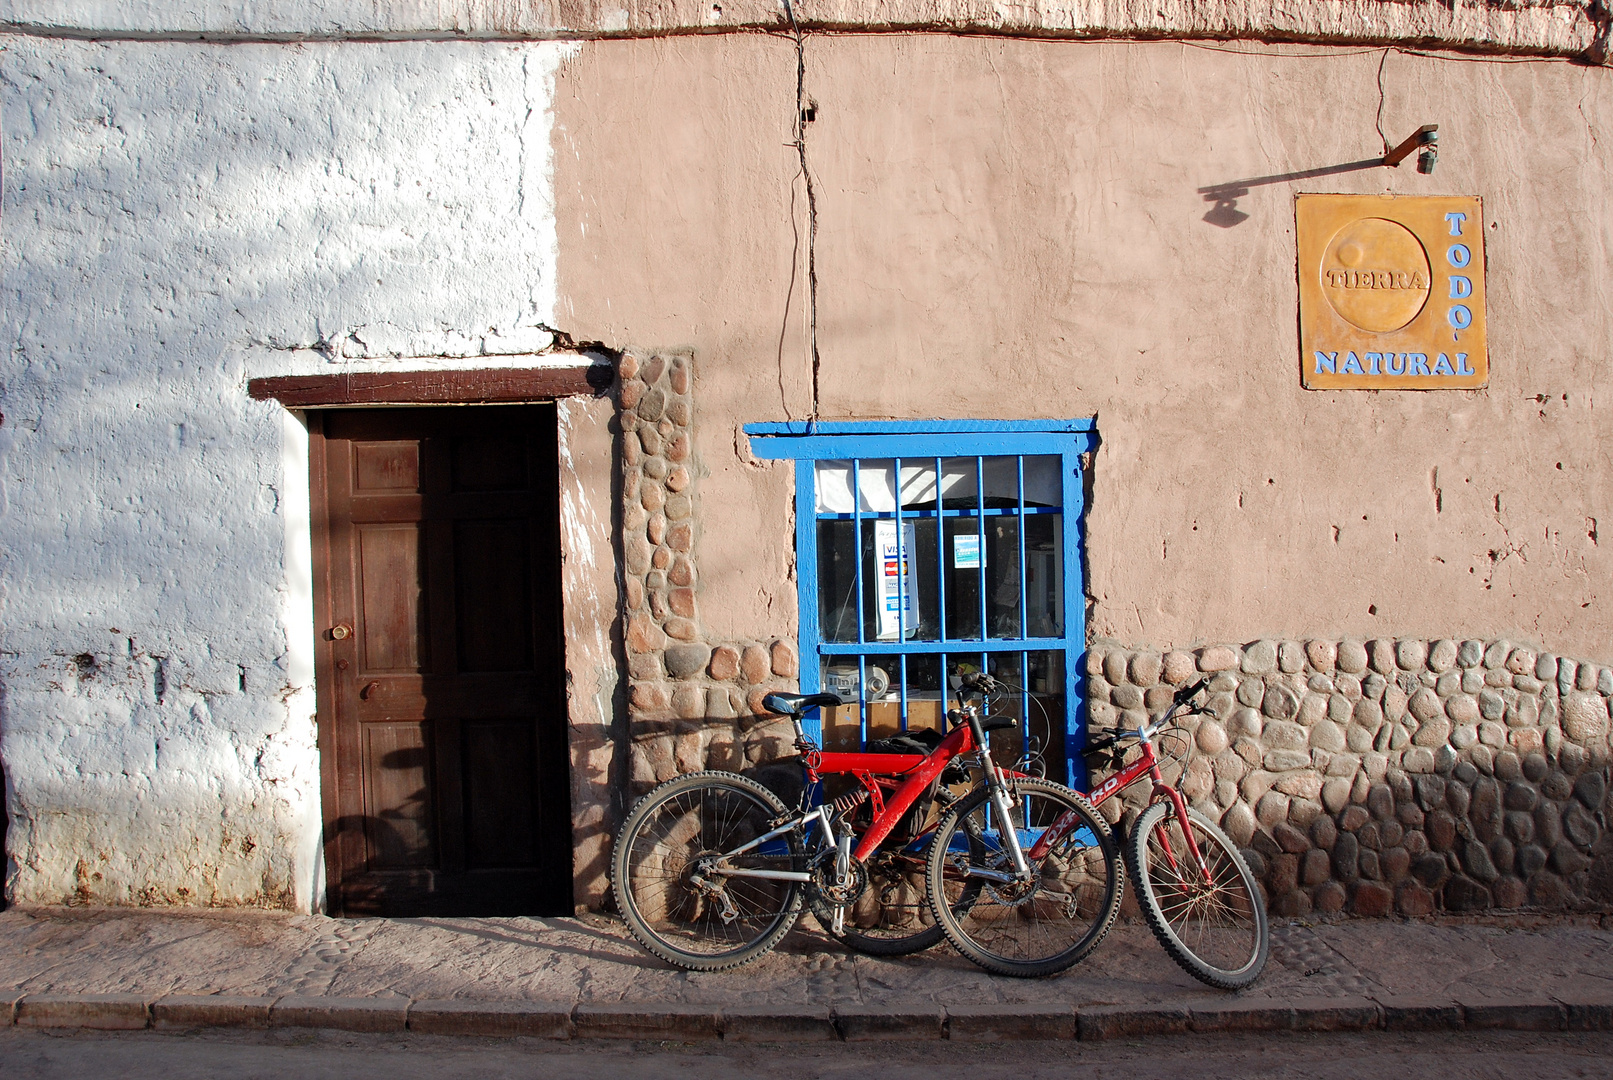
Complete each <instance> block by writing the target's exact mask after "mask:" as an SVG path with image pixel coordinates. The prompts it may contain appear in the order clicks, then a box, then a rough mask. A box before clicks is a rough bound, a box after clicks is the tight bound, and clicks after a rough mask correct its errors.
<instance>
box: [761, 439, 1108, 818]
mask: <svg viewBox="0 0 1613 1080" xmlns="http://www.w3.org/2000/svg"><path fill="white" fill-rule="evenodd" d="M744 430H745V434H746V435H748V436H749V437H750V444H751V452H752V453H753V454H754V455H755V456H756V457H758V458H762V459H764V460H772V461H794V462H795V551H796V580H797V589H798V597H799V607H800V627H799V640H800V649H801V690H802V692H803V693H815V692H817V691H818V689H819V688H820V686H821V674H820V668H821V659H822V657H824V656H827V655H838V654H847V655H851V654H863V655H870V654H877V653H882V652H884V653H892V654H908V655H913V654H917V653H926V652H935V653H940V652H946V653H949V654H951V655H954V656H957V655H964V654H966V653H985V652H1003V653H1027V652H1040V651H1062V652H1063V653H1064V681H1065V692H1064V701H1065V731H1064V742H1065V745H1064V760H1065V763H1066V769H1065V772H1066V776H1065V778H1064V782H1065V783H1068V784H1071V785H1073V786H1076V787H1080V788H1082V789H1083V790H1084V789H1085V786H1086V784H1087V770H1086V768H1085V765H1084V762H1083V761H1082V759H1081V755H1080V749H1081V748H1082V747H1083V746H1085V744H1086V588H1085V581H1084V577H1083V560H1082V557H1081V555H1082V544H1083V542H1084V537H1085V517H1086V501H1085V490H1084V485H1083V478H1082V475H1081V460H1080V459H1081V455H1083V454H1086V453H1089V452H1091V451H1092V450H1093V449H1095V448H1096V446H1097V441H1098V439H1097V425H1096V421H1094V420H1092V419H1075V420H934V421H923V420H912V421H889V420H886V421H878V420H876V421H816V422H813V421H792V422H787V423H760V424H746V425H745V427H744ZM1032 455H1037V456H1044V455H1045V456H1057V457H1059V458H1060V459H1061V466H1062V467H1061V475H1062V498H1063V506H1062V511H1063V514H1064V521H1065V527H1064V530H1063V545H1064V550H1063V560H1064V636H1063V637H1059V638H1032V637H1019V638H990V637H987V638H984V639H982V640H976V639H967V640H969V642H970V644H969V647H968V648H967V649H960V648H959V645H960V644H961V643H962V642H961V641H959V640H953V641H946V640H942V641H939V642H918V641H902V640H897V641H890V642H874V641H862V642H853V643H839V642H836V643H830V642H825V641H823V640H822V632H821V623H820V619H819V611H818V522H819V520H820V515H819V514H818V513H817V491H816V462H818V461H821V460H846V459H852V460H865V459H870V458H872V459H888V458H904V459H934V458H960V457H962V458H968V457H976V458H987V457H1004V456H1011V457H1026V456H1032ZM853 491H854V492H855V491H856V485H854V486H853ZM854 497H855V495H854ZM982 506H983V504H982ZM936 512H937V511H924V512H915V511H907V512H905V513H903V512H901V511H900V510H899V511H898V514H897V516H898V519H906V518H917V517H919V516H921V514H924V515H929V516H933V515H934V514H935V513H936ZM1018 512H1019V513H1024V512H1025V508H1024V507H1023V506H1021V508H1020V510H1019V511H1018ZM981 513H982V515H983V516H984V515H985V514H988V513H989V511H987V510H985V509H984V508H983V509H982V511H981ZM845 516H852V515H845ZM982 520H983V517H982ZM1021 536H1023V532H1021ZM1023 573H1024V564H1023V560H1022V561H1021V575H1022V576H1023ZM1021 592H1022V595H1023V587H1022V590H1021ZM904 695H905V690H904ZM904 713H905V698H904ZM808 723H809V725H811V728H812V729H811V730H809V734H811V735H812V736H813V737H814V738H821V734H822V732H821V730H818V729H816V725H817V723H818V721H817V719H816V715H815V714H814V717H813V718H811V719H810V720H809V721H808Z"/></svg>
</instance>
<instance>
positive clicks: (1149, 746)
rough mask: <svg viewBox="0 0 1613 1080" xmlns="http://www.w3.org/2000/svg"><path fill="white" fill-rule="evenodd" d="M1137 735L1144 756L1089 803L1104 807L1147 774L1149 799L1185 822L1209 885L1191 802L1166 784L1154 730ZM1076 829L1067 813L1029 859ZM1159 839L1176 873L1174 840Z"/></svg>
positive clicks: (1103, 786)
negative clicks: (1166, 804) (1164, 803)
mask: <svg viewBox="0 0 1613 1080" xmlns="http://www.w3.org/2000/svg"><path fill="white" fill-rule="evenodd" d="M1173 712H1174V710H1173ZM1166 719H1169V715H1167V717H1166ZM1161 723H1163V721H1162V722H1161ZM1137 734H1138V736H1139V738H1138V745H1139V746H1141V747H1142V751H1143V756H1142V757H1140V758H1138V759H1137V760H1136V761H1134V762H1132V763H1131V764H1130V765H1127V766H1126V767H1125V768H1123V769H1121V770H1120V771H1119V772H1117V773H1115V774H1114V775H1113V776H1111V777H1109V779H1107V780H1105V781H1104V782H1103V783H1101V784H1099V785H1098V786H1097V787H1095V788H1093V789H1092V790H1091V791H1090V792H1088V793H1087V800H1088V801H1089V802H1091V803H1092V805H1093V806H1098V805H1101V804H1102V803H1103V802H1104V801H1105V800H1107V799H1109V798H1110V797H1112V796H1114V795H1117V794H1119V793H1120V792H1122V791H1124V790H1125V789H1126V788H1128V787H1130V786H1131V785H1132V784H1134V783H1136V782H1137V781H1138V780H1141V779H1142V778H1143V776H1144V775H1147V776H1148V777H1149V778H1151V779H1152V780H1153V782H1154V791H1153V794H1152V795H1150V796H1149V799H1148V801H1149V802H1151V803H1152V802H1156V801H1158V800H1160V799H1166V800H1169V802H1170V804H1171V806H1172V808H1173V809H1174V811H1175V813H1176V820H1177V821H1179V822H1181V823H1182V835H1183V836H1184V837H1186V839H1187V853H1188V855H1190V856H1191V857H1192V859H1193V865H1195V866H1197V867H1198V869H1199V873H1200V874H1202V875H1203V877H1204V880H1205V882H1206V883H1208V882H1209V881H1210V868H1209V867H1208V866H1207V865H1206V864H1205V862H1204V857H1203V856H1202V855H1201V854H1200V853H1199V846H1198V843H1197V842H1196V841H1194V839H1193V830H1192V829H1189V828H1188V827H1187V802H1186V801H1185V800H1184V799H1183V798H1182V793H1181V792H1180V791H1177V790H1176V789H1175V788H1174V787H1172V786H1171V785H1169V784H1167V783H1165V777H1164V775H1163V774H1162V773H1161V772H1160V771H1159V758H1158V757H1156V756H1155V754H1154V744H1153V741H1152V740H1151V739H1150V738H1149V735H1151V734H1152V731H1151V730H1150V729H1148V728H1144V729H1143V730H1142V731H1139V732H1138V733H1137ZM1074 826H1075V815H1074V814H1073V813H1069V812H1066V813H1065V814H1064V815H1063V816H1062V817H1061V818H1060V819H1059V820H1058V821H1055V822H1054V823H1053V827H1052V828H1051V829H1048V830H1047V831H1046V832H1045V833H1043V834H1042V836H1041V838H1040V839H1039V840H1037V841H1036V843H1035V844H1034V845H1032V847H1031V849H1030V851H1028V852H1026V857H1027V858H1030V859H1040V858H1042V857H1043V856H1044V855H1046V854H1047V852H1048V849H1049V848H1051V847H1052V846H1053V845H1054V844H1056V843H1058V842H1059V841H1060V840H1062V839H1064V836H1065V834H1066V833H1068V832H1069V831H1070V830H1071V829H1072V828H1074ZM1159 839H1160V843H1161V844H1162V845H1163V846H1164V848H1165V859H1166V861H1167V862H1168V863H1169V864H1170V866H1171V868H1172V869H1173V870H1174V869H1175V868H1176V855H1175V853H1174V852H1172V851H1171V846H1170V838H1169V837H1168V836H1166V835H1165V834H1164V833H1163V832H1161V833H1160V837H1159Z"/></svg>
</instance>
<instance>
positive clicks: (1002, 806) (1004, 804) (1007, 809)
mask: <svg viewBox="0 0 1613 1080" xmlns="http://www.w3.org/2000/svg"><path fill="white" fill-rule="evenodd" d="M986 783H987V785H988V786H989V787H990V790H991V809H992V811H993V812H994V813H996V815H997V831H998V833H999V834H1000V835H1001V836H1002V841H1003V847H1004V848H1006V849H1007V851H1008V858H1009V861H1011V862H1012V863H1013V864H1014V876H1015V877H1017V878H1019V879H1020V880H1021V881H1024V880H1028V879H1029V878H1030V876H1031V866H1030V862H1029V861H1028V860H1027V859H1026V858H1025V849H1024V848H1023V847H1021V846H1020V843H1019V829H1018V828H1017V827H1015V825H1014V814H1013V809H1014V803H1013V800H1012V799H1010V798H1009V796H1008V784H1007V783H1006V782H1005V781H1004V780H1003V774H1002V770H1001V769H999V768H998V767H997V763H996V762H994V761H992V760H991V756H990V755H989V754H987V755H986Z"/></svg>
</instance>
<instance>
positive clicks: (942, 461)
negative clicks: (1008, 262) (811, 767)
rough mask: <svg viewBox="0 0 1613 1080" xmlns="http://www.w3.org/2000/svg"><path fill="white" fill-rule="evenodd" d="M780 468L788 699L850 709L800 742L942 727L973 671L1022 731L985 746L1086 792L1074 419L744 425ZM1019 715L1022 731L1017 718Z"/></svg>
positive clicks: (833, 712)
mask: <svg viewBox="0 0 1613 1080" xmlns="http://www.w3.org/2000/svg"><path fill="white" fill-rule="evenodd" d="M745 430H746V432H747V433H748V434H750V435H751V436H753V438H752V441H751V442H752V448H753V450H754V452H755V453H756V455H757V456H758V457H762V458H773V459H794V460H795V462H796V560H797V578H798V588H799V597H800V620H801V621H800V645H801V658H802V663H801V689H802V690H803V691H804V692H809V693H810V692H815V691H817V690H833V691H835V692H836V693H839V694H840V695H841V697H843V698H845V699H847V701H848V702H850V704H848V705H845V706H842V707H841V708H839V709H828V710H824V711H823V714H822V716H821V718H820V721H819V723H820V727H819V729H818V730H817V731H816V732H814V733H813V734H814V735H816V736H817V737H818V738H819V739H820V740H821V742H822V744H823V745H824V746H826V747H833V748H836V749H858V748H860V747H861V746H863V745H865V744H866V743H867V742H868V741H870V740H872V739H879V738H885V737H889V736H891V735H895V734H898V733H904V732H909V731H912V730H914V729H917V728H930V729H934V730H943V729H944V726H945V719H944V714H945V711H946V709H947V708H949V707H952V706H953V705H955V704H956V701H957V688H958V684H959V679H960V677H961V676H962V675H963V674H964V673H966V672H969V671H978V670H986V671H989V672H990V673H991V674H992V675H994V676H996V677H997V678H998V679H999V680H1000V681H1002V682H1003V683H1004V684H1006V685H1007V686H1009V687H1012V689H1013V692H1012V694H1011V695H1010V696H1008V697H1005V698H1004V699H1003V701H1002V702H1000V703H999V704H998V711H1000V712H1010V713H1012V714H1013V715H1015V717H1016V718H1017V719H1019V720H1020V721H1021V723H1020V724H1019V725H1017V726H1016V727H1015V729H1014V730H1013V732H1012V733H1005V734H1007V735H1008V737H1006V738H1003V737H999V738H998V739H994V752H995V753H996V754H997V756H998V757H999V758H1000V759H1001V760H1002V761H1003V763H1004V764H1012V763H1013V762H1014V761H1016V760H1021V759H1022V758H1025V757H1026V756H1027V754H1028V755H1029V760H1031V761H1033V762H1035V763H1036V764H1037V765H1038V766H1039V767H1041V768H1044V769H1045V771H1046V775H1048V776H1050V777H1052V778H1053V779H1058V780H1062V781H1063V782H1066V783H1074V782H1080V783H1083V784H1084V783H1085V780H1086V777H1085V772H1084V769H1082V768H1081V766H1080V758H1079V756H1078V755H1077V754H1076V753H1075V752H1074V751H1075V749H1076V748H1077V747H1078V746H1079V745H1080V744H1081V740H1082V739H1083V738H1084V732H1083V729H1082V725H1083V724H1084V722H1085V721H1084V715H1083V713H1084V710H1083V709H1082V708H1081V703H1082V701H1083V700H1084V694H1083V692H1082V691H1083V687H1084V683H1085V675H1084V667H1083V663H1082V660H1083V657H1084V654H1085V647H1086V645H1085V643H1086V620H1085V600H1084V592H1085V591H1084V588H1083V586H1082V565H1081V558H1080V551H1081V519H1082V509H1083V505H1084V504H1083V489H1082V477H1081V462H1080V455H1081V454H1083V453H1085V452H1086V451H1088V450H1090V449H1091V448H1092V447H1093V445H1095V442H1096V435H1095V433H1094V431H1093V428H1092V423H1091V421H1058V422H1048V423H1045V424H1037V423H1036V422H1023V423H1022V422H1007V421H999V422H991V421H976V422H956V421H954V422H936V423H931V424H924V423H897V422H884V423H879V422H875V423H838V424H835V423H818V424H816V425H813V426H812V428H811V429H810V431H809V430H808V429H807V426H806V425H804V424H755V425H749V426H747V427H746V429H745ZM1027 721H1028V722H1027Z"/></svg>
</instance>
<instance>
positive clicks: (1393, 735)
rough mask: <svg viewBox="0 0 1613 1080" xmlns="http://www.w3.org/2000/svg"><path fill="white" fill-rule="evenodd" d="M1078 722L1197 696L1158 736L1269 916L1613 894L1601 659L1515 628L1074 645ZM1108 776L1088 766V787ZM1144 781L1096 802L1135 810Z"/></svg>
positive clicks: (1576, 905) (1119, 719)
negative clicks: (1563, 652) (1534, 644)
mask: <svg viewBox="0 0 1613 1080" xmlns="http://www.w3.org/2000/svg"><path fill="white" fill-rule="evenodd" d="M1087 672H1088V676H1089V682H1088V684H1087V687H1088V697H1089V711H1090V716H1091V720H1092V724H1093V725H1094V726H1095V727H1100V728H1109V727H1114V726H1120V727H1126V728H1132V729H1135V728H1136V727H1138V726H1139V725H1140V724H1141V723H1144V722H1146V718H1147V717H1148V716H1150V715H1154V716H1157V715H1158V714H1159V713H1160V712H1161V711H1163V709H1164V708H1166V707H1168V705H1169V704H1170V699H1171V693H1172V691H1173V690H1174V689H1175V687H1178V686H1181V685H1184V684H1186V683H1188V682H1190V681H1192V680H1196V679H1198V678H1201V677H1206V678H1209V679H1210V680H1211V682H1210V686H1209V689H1210V691H1211V695H1210V697H1209V698H1208V701H1207V705H1208V712H1207V713H1206V714H1204V715H1193V716H1189V717H1186V718H1185V719H1184V720H1183V722H1182V724H1181V726H1180V728H1179V731H1180V732H1181V734H1180V735H1176V734H1172V735H1167V736H1165V737H1164V738H1163V739H1162V740H1161V741H1160V743H1159V746H1160V749H1161V751H1162V752H1163V753H1164V755H1165V756H1166V757H1169V758H1175V759H1177V761H1178V762H1180V761H1184V760H1185V763H1186V767H1185V769H1184V768H1181V767H1180V766H1179V765H1178V766H1173V767H1170V768H1167V769H1166V770H1165V772H1166V778H1167V779H1168V780H1171V781H1172V782H1175V783H1178V784H1179V785H1180V786H1181V788H1182V792H1183V794H1185V795H1186V796H1187V797H1188V798H1189V799H1190V800H1191V802H1192V805H1193V806H1194V807H1195V808H1196V809H1198V810H1200V811H1201V812H1203V813H1205V814H1206V815H1208V816H1209V817H1210V818H1211V820H1214V821H1218V822H1219V823H1220V824H1221V826H1222V828H1223V829H1225V830H1226V832H1227V833H1228V835H1230V836H1231V837H1232V838H1233V840H1234V841H1235V842H1236V843H1237V844H1238V845H1239V846H1240V847H1241V848H1243V849H1244V854H1245V857H1246V858H1247V859H1248V861H1249V863H1250V865H1251V867H1252V868H1253V869H1254V870H1255V872H1256V873H1257V874H1258V875H1259V876H1260V878H1261V881H1262V884H1263V885H1264V887H1265V890H1266V895H1267V898H1268V901H1269V903H1270V906H1271V909H1272V910H1273V911H1274V912H1276V913H1277V914H1279V915H1285V916H1303V915H1308V914H1310V913H1311V912H1313V911H1316V912H1323V913H1327V912H1338V911H1349V912H1352V913H1354V914H1358V915H1388V914H1391V913H1395V912H1398V913H1400V914H1403V915H1428V914H1431V913H1432V912H1434V911H1436V910H1444V911H1455V912H1463V911H1469V912H1470V911H1480V910H1484V909H1487V908H1491V907H1499V908H1523V907H1533V908H1541V909H1544V910H1550V911H1561V910H1564V909H1576V910H1578V909H1595V910H1606V909H1608V908H1609V907H1610V906H1613V836H1609V834H1608V833H1607V820H1608V816H1609V814H1610V813H1613V801H1610V800H1613V792H1610V791H1609V787H1608V779H1609V763H1610V760H1613V758H1610V754H1609V744H1608V699H1609V697H1610V696H1613V669H1610V668H1607V667H1599V666H1598V665H1596V664H1594V663H1585V662H1580V661H1576V660H1573V659H1571V658H1568V657H1559V656H1555V655H1552V654H1551V653H1549V652H1540V651H1537V650H1536V649H1534V648H1531V647H1530V646H1528V645H1526V644H1516V643H1513V642H1509V641H1505V640H1501V641H1478V640H1471V639H1470V640H1467V641H1455V640H1452V639H1448V638H1447V639H1442V640H1438V641H1425V640H1420V639H1402V640H1399V641H1392V640H1389V639H1386V638H1379V639H1374V640H1372V641H1367V642H1362V641H1355V640H1345V641H1331V640H1313V641H1307V642H1298V641H1281V642H1278V641H1270V640H1267V641H1257V642H1253V643H1250V644H1249V645H1247V646H1242V647H1240V646H1224V645H1216V646H1206V647H1201V648H1198V649H1193V650H1173V651H1170V652H1167V653H1165V654H1163V655H1161V654H1160V653H1157V652H1147V651H1143V652H1134V651H1130V650H1126V649H1120V648H1114V647H1112V646H1109V645H1108V644H1107V643H1099V644H1098V645H1096V646H1095V647H1094V648H1093V649H1092V650H1091V651H1090V652H1089V653H1088V654H1087ZM1108 775H1110V773H1109V772H1107V771H1099V772H1096V773H1095V774H1094V776H1093V784H1094V786H1096V785H1097V784H1098V783H1099V782H1100V781H1101V780H1102V779H1105V778H1106V777H1107V776H1108ZM1147 799H1148V785H1147V784H1146V783H1145V784H1141V785H1137V786H1135V787H1133V788H1132V789H1131V790H1129V791H1128V792H1127V796H1126V800H1125V803H1124V804H1122V802H1121V801H1120V800H1119V799H1112V800H1110V801H1108V802H1106V803H1104V804H1103V806H1102V807H1101V809H1103V811H1104V812H1105V816H1106V817H1108V818H1109V820H1110V821H1114V822H1119V821H1122V820H1123V819H1124V820H1125V821H1126V822H1127V823H1128V824H1129V821H1130V819H1131V817H1132V816H1134V815H1135V814H1136V813H1137V812H1138V811H1139V810H1140V809H1141V807H1142V806H1143V805H1145V804H1146V802H1147Z"/></svg>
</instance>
